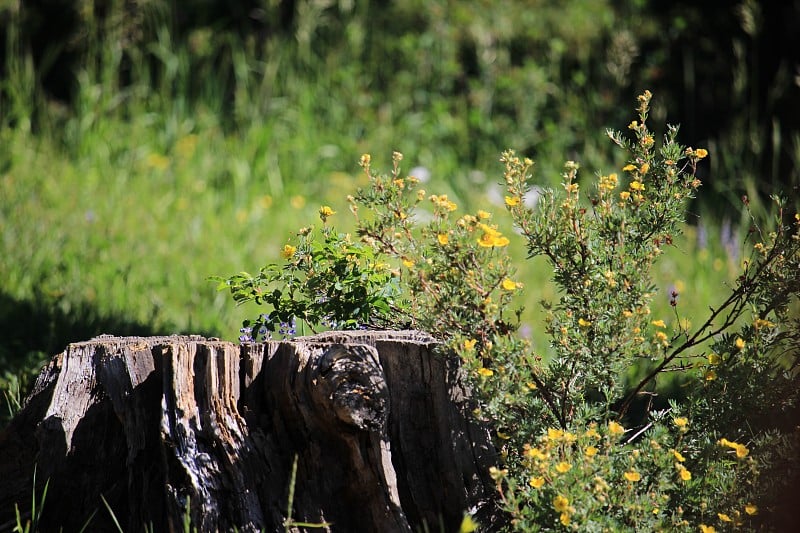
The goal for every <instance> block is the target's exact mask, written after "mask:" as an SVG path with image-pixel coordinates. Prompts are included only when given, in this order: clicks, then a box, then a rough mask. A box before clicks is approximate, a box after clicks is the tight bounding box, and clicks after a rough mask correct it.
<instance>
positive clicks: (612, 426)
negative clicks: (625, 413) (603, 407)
mask: <svg viewBox="0 0 800 533" xmlns="http://www.w3.org/2000/svg"><path fill="white" fill-rule="evenodd" d="M608 432H609V433H611V434H612V435H622V434H623V433H625V428H624V427H622V424H618V423H617V422H614V421H613V420H612V421H611V422H609V423H608Z"/></svg>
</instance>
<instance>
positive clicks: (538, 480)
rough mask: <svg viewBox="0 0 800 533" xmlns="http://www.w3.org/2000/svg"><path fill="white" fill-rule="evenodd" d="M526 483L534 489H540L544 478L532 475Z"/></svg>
mask: <svg viewBox="0 0 800 533" xmlns="http://www.w3.org/2000/svg"><path fill="white" fill-rule="evenodd" d="M528 485H530V486H531V487H533V488H534V489H541V488H542V487H543V486H544V478H543V477H532V478H531V479H530V481H528Z"/></svg>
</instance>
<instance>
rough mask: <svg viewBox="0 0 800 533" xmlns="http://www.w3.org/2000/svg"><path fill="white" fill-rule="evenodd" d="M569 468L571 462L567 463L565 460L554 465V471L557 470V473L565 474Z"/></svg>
mask: <svg viewBox="0 0 800 533" xmlns="http://www.w3.org/2000/svg"><path fill="white" fill-rule="evenodd" d="M571 469H572V465H571V464H569V463H567V462H565V461H561V462H560V463H558V464H557V465H556V471H557V472H558V473H559V474H566V473H567V472H569V471H570V470H571Z"/></svg>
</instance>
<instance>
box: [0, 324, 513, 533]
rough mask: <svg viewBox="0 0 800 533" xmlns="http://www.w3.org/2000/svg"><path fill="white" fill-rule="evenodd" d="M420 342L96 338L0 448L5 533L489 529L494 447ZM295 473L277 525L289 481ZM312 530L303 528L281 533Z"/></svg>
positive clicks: (341, 337) (57, 361) (341, 336)
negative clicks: (29, 523) (474, 524)
mask: <svg viewBox="0 0 800 533" xmlns="http://www.w3.org/2000/svg"><path fill="white" fill-rule="evenodd" d="M436 346H437V345H436V343H435V341H434V340H433V339H431V338H430V337H428V336H427V335H425V334H423V333H420V332H410V331H405V332H403V331H397V332H330V333H325V334H320V335H316V336H313V337H302V338H298V339H295V340H292V341H288V342H267V343H263V344H245V345H241V346H240V345H235V344H232V343H229V342H222V341H217V340H206V339H204V338H202V337H196V336H189V337H185V336H172V337H122V338H118V337H107V336H103V337H98V338H95V339H92V340H91V341H88V342H82V343H77V344H72V345H70V346H69V347H68V348H67V350H66V351H65V352H64V353H62V354H59V355H58V356H56V357H54V358H53V360H52V361H51V362H50V364H49V365H48V366H47V367H46V368H45V369H43V371H42V373H41V374H40V375H39V377H38V379H37V382H36V384H35V387H34V390H33V392H32V393H31V395H30V396H29V398H28V399H27V401H26V404H25V407H24V408H23V410H22V411H21V412H20V413H19V414H18V415H17V416H16V417H15V418H14V420H12V422H11V424H10V425H9V426H8V427H7V428H6V429H5V430H4V431H3V432H2V434H0V530H5V529H7V528H10V527H11V526H12V524H13V523H14V522H13V519H14V514H13V513H14V505H15V504H17V505H18V507H19V509H20V512H21V513H22V515H23V516H25V513H28V514H30V509H31V492H32V488H33V471H34V466H35V467H36V484H37V487H38V489H39V491H41V489H43V487H44V483H45V481H46V480H49V489H48V494H47V500H46V502H45V506H44V510H43V514H42V522H41V528H42V529H43V530H57V529H58V528H60V527H63V528H64V531H73V530H78V529H80V528H81V527H82V526H83V524H85V523H86V521H87V520H89V519H90V517H91V516H92V514H93V513H95V514H94V517H92V518H91V522H90V529H91V530H109V529H115V526H114V525H113V522H112V516H111V513H110V512H108V510H107V509H106V508H105V505H104V504H103V503H102V499H101V497H102V498H104V499H105V500H106V502H108V505H109V507H110V508H111V509H112V510H113V513H114V516H115V517H116V518H117V519H118V520H119V521H120V523H121V525H122V527H123V528H124V529H125V530H126V531H142V530H143V529H144V528H145V527H150V526H152V527H153V528H154V529H155V530H156V531H169V530H171V531H182V530H183V520H184V516H185V514H186V513H187V512H188V513H189V515H190V517H191V520H192V523H193V525H194V526H196V527H197V528H198V529H199V530H201V531H228V530H233V529H234V527H235V528H238V529H239V530H240V531H260V530H264V531H279V530H283V529H284V524H285V523H286V520H287V518H291V519H293V520H294V521H295V522H298V523H326V524H328V525H327V526H326V527H325V528H324V529H327V530H329V531H346V532H349V531H386V532H394V531H416V530H422V529H423V528H425V527H427V528H429V530H430V531H440V530H442V531H457V530H458V526H459V524H460V522H461V519H462V517H463V514H464V512H465V511H467V510H468V509H469V510H471V511H472V513H473V514H474V516H475V517H476V519H477V520H478V521H479V522H481V523H482V524H484V525H485V526H489V527H490V528H492V527H496V526H498V525H499V522H500V521H501V520H502V516H501V515H500V514H499V512H498V511H497V506H496V502H495V500H494V498H495V489H494V484H493V482H492V480H491V479H490V478H489V477H488V468H489V467H490V466H492V465H493V464H495V462H496V460H495V454H496V452H495V450H494V448H493V446H492V444H491V440H490V437H489V432H488V431H487V429H486V428H485V427H481V426H480V425H478V424H477V423H476V422H474V420H472V419H471V418H470V417H469V416H468V413H469V412H470V411H471V407H470V405H469V395H468V390H467V389H466V386H465V384H464V382H463V381H462V377H461V374H460V365H459V361H458V358H457V357H456V356H455V355H452V354H449V355H448V354H441V353H438V352H436V353H434V350H435V348H436ZM295 457H297V460H298V470H297V480H296V484H295V495H294V505H293V508H292V510H291V515H292V516H291V517H288V516H287V501H288V492H289V488H290V476H291V467H292V463H293V461H294V458H295ZM291 529H292V530H294V531H300V530H303V529H304V528H303V527H301V526H299V525H295V526H292V528H291Z"/></svg>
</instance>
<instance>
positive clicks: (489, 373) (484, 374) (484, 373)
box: [478, 367, 494, 378]
mask: <svg viewBox="0 0 800 533" xmlns="http://www.w3.org/2000/svg"><path fill="white" fill-rule="evenodd" d="M478 374H480V375H481V377H484V378H488V377H490V376H493V375H494V372H492V371H491V370H490V369H488V368H485V367H483V368H480V369H479V370H478Z"/></svg>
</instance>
